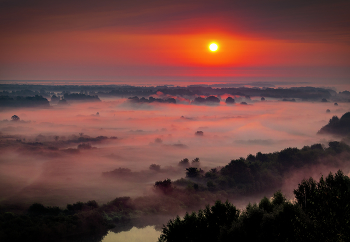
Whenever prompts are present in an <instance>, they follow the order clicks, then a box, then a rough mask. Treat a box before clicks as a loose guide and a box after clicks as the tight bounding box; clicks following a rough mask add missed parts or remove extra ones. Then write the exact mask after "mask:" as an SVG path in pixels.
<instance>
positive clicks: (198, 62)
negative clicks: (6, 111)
mask: <svg viewBox="0 0 350 242" xmlns="http://www.w3.org/2000/svg"><path fill="white" fill-rule="evenodd" d="M349 11H350V2H349V1H342V0H335V1H307V2H306V1H300V0H296V1H277V0H268V1H258V0H248V1H244V2H243V1H223V0H219V1H207V0H201V1H183V0H178V1H164V0H163V1H158V0H156V1H139V0H135V1H108V0H103V1H81V0H79V1H74V2H72V1H66V0H63V1H39V0H37V1H35V0H34V1H24V0H12V1H7V0H1V1H0V33H1V36H2V37H1V39H0V52H1V53H2V54H1V55H0V80H67V81H74V80H86V81H99V82H98V83H100V84H102V83H104V82H116V83H124V84H138V83H145V84H146V83H157V84H160V83H163V84H176V83H182V84H190V83H191V82H193V81H194V82H197V83H201V82H203V83H208V82H237V81H239V82H242V81H243V82H244V81H248V80H249V81H251V80H254V81H266V80H270V81H271V80H273V81H276V80H278V81H289V82H290V81H297V82H305V81H306V82H310V83H313V84H321V85H326V84H335V83H338V84H348V83H349V79H350V17H349V14H348V13H349ZM213 41H214V42H216V43H218V45H219V50H218V51H217V52H215V53H212V52H210V51H209V50H208V45H209V44H210V43H211V42H213Z"/></svg>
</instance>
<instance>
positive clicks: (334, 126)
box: [318, 112, 350, 136]
mask: <svg viewBox="0 0 350 242" xmlns="http://www.w3.org/2000/svg"><path fill="white" fill-rule="evenodd" d="M318 134H333V135H338V136H346V135H350V112H347V113H345V114H344V115H343V116H342V117H341V118H340V119H339V118H338V117H337V116H333V117H332V118H331V119H330V120H329V122H328V124H327V125H325V126H324V127H322V128H321V129H320V130H319V131H318Z"/></svg>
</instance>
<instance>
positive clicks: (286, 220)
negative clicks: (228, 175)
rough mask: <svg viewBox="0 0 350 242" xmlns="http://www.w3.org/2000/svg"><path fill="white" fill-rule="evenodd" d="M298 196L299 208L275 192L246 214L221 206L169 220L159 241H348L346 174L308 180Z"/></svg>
mask: <svg viewBox="0 0 350 242" xmlns="http://www.w3.org/2000/svg"><path fill="white" fill-rule="evenodd" d="M294 194H295V199H296V202H295V203H292V202H290V201H287V200H286V199H285V197H284V196H283V195H282V193H280V192H276V193H275V194H274V196H273V198H272V199H268V198H266V197H264V198H263V199H262V200H261V201H260V203H259V204H248V205H247V207H246V209H245V210H243V211H240V210H238V209H237V208H236V207H235V206H233V205H232V204H230V203H228V202H226V203H222V202H220V201H217V202H216V203H215V205H214V206H212V207H209V206H207V207H206V208H205V209H204V210H199V211H198V213H195V212H193V213H191V214H188V213H186V215H185V217H184V218H183V219H180V218H179V217H177V218H176V219H174V220H170V221H169V222H168V224H167V225H166V226H164V227H163V230H162V234H161V236H160V238H159V240H158V241H159V242H178V241H183V242H187V241H188V242H190V241H191V242H197V241H198V242H203V241H217V242H224V241H225V242H226V241H315V242H316V241H349V239H350V229H349V223H350V208H349V201H350V179H349V177H347V176H345V175H344V174H343V173H342V171H340V170H339V171H338V172H337V173H336V174H335V175H333V174H332V173H330V174H329V175H328V176H327V177H326V179H324V178H323V177H322V178H321V179H320V181H319V182H316V181H315V180H313V179H312V178H310V179H309V180H303V181H302V182H301V184H299V186H298V189H296V190H294Z"/></svg>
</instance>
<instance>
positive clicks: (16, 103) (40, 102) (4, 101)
mask: <svg viewBox="0 0 350 242" xmlns="http://www.w3.org/2000/svg"><path fill="white" fill-rule="evenodd" d="M0 107H10V108H24V107H28V108H33V107H35V108H37V107H40V108H47V107H50V103H49V101H48V100H47V99H46V98H44V97H42V96H39V95H35V96H34V97H21V96H18V97H9V96H1V97H0Z"/></svg>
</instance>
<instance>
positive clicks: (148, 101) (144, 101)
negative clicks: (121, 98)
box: [128, 96, 176, 103]
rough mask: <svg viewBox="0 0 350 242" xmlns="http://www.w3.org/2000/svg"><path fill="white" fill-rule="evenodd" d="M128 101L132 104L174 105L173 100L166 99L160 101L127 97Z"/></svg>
mask: <svg viewBox="0 0 350 242" xmlns="http://www.w3.org/2000/svg"><path fill="white" fill-rule="evenodd" d="M128 100H129V101H130V102H133V103H154V102H156V103H176V100H175V98H166V99H161V98H154V97H149V98H148V99H147V98H144V97H141V98H139V97H137V96H135V97H129V98H128Z"/></svg>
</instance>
